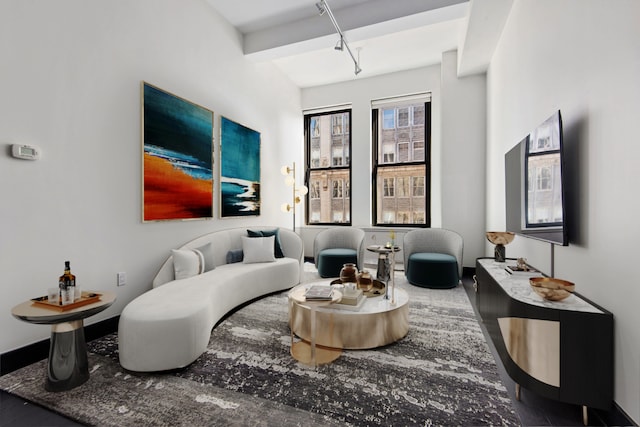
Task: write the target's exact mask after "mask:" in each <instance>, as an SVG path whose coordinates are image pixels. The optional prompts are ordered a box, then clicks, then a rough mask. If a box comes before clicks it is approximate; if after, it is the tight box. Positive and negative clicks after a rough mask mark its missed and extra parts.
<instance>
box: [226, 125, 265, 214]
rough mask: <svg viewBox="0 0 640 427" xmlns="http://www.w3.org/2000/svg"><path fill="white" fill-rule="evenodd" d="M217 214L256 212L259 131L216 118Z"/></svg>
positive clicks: (258, 203) (258, 201) (258, 174)
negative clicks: (218, 146) (218, 197)
mask: <svg viewBox="0 0 640 427" xmlns="http://www.w3.org/2000/svg"><path fill="white" fill-rule="evenodd" d="M220 195H221V201H220V216H222V217H230V216H257V215H260V133H259V132H256V131H254V130H252V129H249V128H248V127H245V126H242V125H240V124H238V123H236V122H234V121H233V120H229V119H227V118H226V117H221V119H220Z"/></svg>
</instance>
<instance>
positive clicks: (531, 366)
mask: <svg viewBox="0 0 640 427" xmlns="http://www.w3.org/2000/svg"><path fill="white" fill-rule="evenodd" d="M513 262H514V263H515V261H513ZM507 264H509V261H507V262H506V263H504V262H501V263H500V262H496V261H494V259H493V258H487V259H485V258H480V259H477V260H476V276H475V279H476V291H477V295H476V302H477V306H478V311H479V312H480V315H481V316H482V319H483V322H484V324H485V326H486V328H487V331H488V332H489V335H490V336H491V339H492V341H493V343H494V345H495V347H496V350H497V352H498V354H499V355H500V358H501V359H502V363H503V364H504V366H505V369H506V371H507V373H508V374H509V375H510V376H511V378H512V379H513V380H514V381H515V383H516V398H517V399H519V398H520V387H521V386H522V387H524V388H525V389H527V390H531V391H533V392H536V393H538V394H540V395H541V396H544V397H547V398H550V399H554V400H558V401H562V402H567V403H572V404H577V405H582V416H583V422H584V423H585V425H586V424H587V423H588V415H587V408H589V407H592V408H598V409H604V410H608V409H609V408H610V407H611V403H612V401H613V315H612V314H611V313H610V312H608V311H606V310H604V309H603V308H601V307H599V306H597V305H596V304H594V303H592V302H590V301H588V300H587V299H586V298H584V297H582V296H580V295H579V294H573V295H570V296H569V297H568V298H566V299H564V300H562V301H556V302H554V301H547V300H544V299H543V298H541V297H540V296H538V295H537V294H536V293H535V292H534V291H533V290H532V289H531V286H530V285H529V277H523V276H514V275H511V274H509V273H508V272H507V271H506V270H505V267H506V265H507Z"/></svg>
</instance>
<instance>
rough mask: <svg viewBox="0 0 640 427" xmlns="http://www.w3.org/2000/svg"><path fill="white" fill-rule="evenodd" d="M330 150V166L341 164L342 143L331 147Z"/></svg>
mask: <svg viewBox="0 0 640 427" xmlns="http://www.w3.org/2000/svg"><path fill="white" fill-rule="evenodd" d="M331 151H332V156H331V166H342V160H343V159H344V154H343V149H342V145H338V146H335V147H333V148H332V149H331Z"/></svg>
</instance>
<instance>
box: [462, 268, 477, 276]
mask: <svg viewBox="0 0 640 427" xmlns="http://www.w3.org/2000/svg"><path fill="white" fill-rule="evenodd" d="M474 274H476V268H475V267H462V277H473V275H474Z"/></svg>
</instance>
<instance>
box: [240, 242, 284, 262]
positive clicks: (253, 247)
mask: <svg viewBox="0 0 640 427" xmlns="http://www.w3.org/2000/svg"><path fill="white" fill-rule="evenodd" d="M274 241H275V236H270V237H247V236H242V253H243V254H244V258H243V259H242V262H243V263H245V264H251V263H255V262H274V261H275V260H276V257H275V256H274V254H273V245H274Z"/></svg>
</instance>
